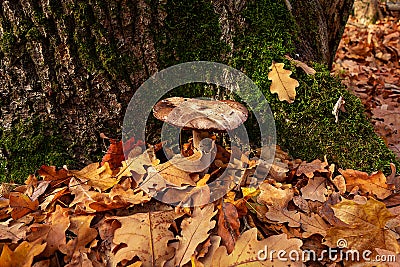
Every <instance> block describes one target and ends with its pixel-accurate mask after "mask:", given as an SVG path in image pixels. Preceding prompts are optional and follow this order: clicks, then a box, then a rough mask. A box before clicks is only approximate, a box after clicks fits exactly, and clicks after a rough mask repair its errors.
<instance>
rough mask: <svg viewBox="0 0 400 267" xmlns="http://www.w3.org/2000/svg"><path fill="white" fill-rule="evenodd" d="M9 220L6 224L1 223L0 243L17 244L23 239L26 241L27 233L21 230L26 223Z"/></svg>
mask: <svg viewBox="0 0 400 267" xmlns="http://www.w3.org/2000/svg"><path fill="white" fill-rule="evenodd" d="M10 221H11V220H8V221H6V222H0V242H4V243H5V242H7V241H8V240H10V241H11V243H17V242H18V241H19V240H21V239H25V236H26V232H25V230H23V229H21V226H23V225H24V223H21V222H16V221H14V223H12V222H13V221H11V222H10Z"/></svg>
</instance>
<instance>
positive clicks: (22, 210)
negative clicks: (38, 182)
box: [10, 192, 39, 220]
mask: <svg viewBox="0 0 400 267" xmlns="http://www.w3.org/2000/svg"><path fill="white" fill-rule="evenodd" d="M38 206H39V201H38V200H37V199H36V200H35V201H32V200H31V199H30V198H29V197H28V196H27V195H24V194H22V193H19V192H11V193H10V207H11V208H12V211H11V217H12V218H13V219H14V220H17V219H19V218H21V217H23V216H25V215H26V214H28V213H30V212H32V211H35V210H36V209H37V208H38Z"/></svg>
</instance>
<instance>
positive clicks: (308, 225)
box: [300, 213, 330, 238]
mask: <svg viewBox="0 0 400 267" xmlns="http://www.w3.org/2000/svg"><path fill="white" fill-rule="evenodd" d="M300 218H301V229H303V230H304V231H305V232H304V233H303V237H304V238H308V237H310V236H311V235H313V234H320V235H322V236H325V235H326V231H327V230H328V228H329V227H330V226H329V225H328V224H327V223H326V222H325V221H324V219H322V217H321V216H319V215H318V214H315V213H311V216H307V215H305V214H301V215H300Z"/></svg>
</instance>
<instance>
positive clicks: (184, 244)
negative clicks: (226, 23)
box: [172, 204, 217, 266]
mask: <svg viewBox="0 0 400 267" xmlns="http://www.w3.org/2000/svg"><path fill="white" fill-rule="evenodd" d="M216 213H217V211H215V212H214V205H212V204H210V205H207V206H205V207H204V208H203V209H200V208H198V207H196V208H195V209H194V211H193V215H192V217H191V218H186V219H184V220H183V221H182V225H181V227H182V232H181V235H180V236H178V239H179V244H178V247H177V250H176V253H175V257H174V258H173V259H172V261H173V262H174V266H182V265H184V264H186V263H187V262H189V261H190V259H191V257H192V255H193V254H194V253H195V250H196V247H197V246H198V245H199V244H200V243H202V242H204V241H205V240H206V239H207V238H208V236H209V233H208V232H209V231H210V230H211V229H213V228H214V227H215V221H214V220H211V219H212V217H214V216H215V214H216Z"/></svg>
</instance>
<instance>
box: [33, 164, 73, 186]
mask: <svg viewBox="0 0 400 267" xmlns="http://www.w3.org/2000/svg"><path fill="white" fill-rule="evenodd" d="M38 173H39V175H40V176H41V177H42V178H43V180H45V181H51V185H52V186H55V185H58V184H61V183H63V182H66V183H68V182H69V181H68V179H69V177H71V175H70V173H69V171H68V170H66V169H60V170H57V168H56V167H55V166H45V165H43V166H42V167H40V169H39V170H38Z"/></svg>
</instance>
